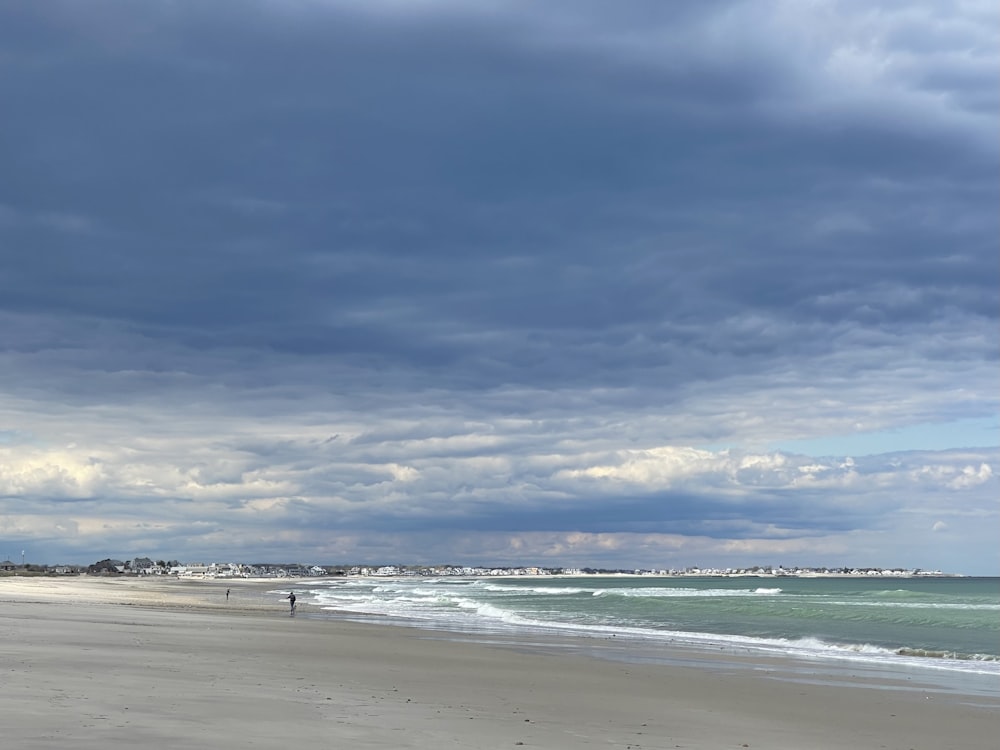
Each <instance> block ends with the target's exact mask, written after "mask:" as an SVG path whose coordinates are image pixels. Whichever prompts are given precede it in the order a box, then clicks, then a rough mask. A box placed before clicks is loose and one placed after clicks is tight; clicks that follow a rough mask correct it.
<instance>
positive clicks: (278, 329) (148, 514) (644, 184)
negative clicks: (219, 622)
mask: <svg viewBox="0 0 1000 750" xmlns="http://www.w3.org/2000/svg"><path fill="white" fill-rule="evenodd" d="M998 16H1000V12H998V11H997V10H996V9H995V8H994V7H993V4H992V3H989V4H987V3H972V2H966V3H948V2H925V3H908V4H906V5H905V6H902V5H899V4H895V3H883V4H875V5H872V4H871V3H855V2H833V1H832V0H831V1H829V2H820V3H810V4H805V3H792V2H777V1H776V2H759V1H758V2H752V3H751V2H707V3H706V2H697V3H695V2H692V3H671V4H664V3H659V2H649V3H644V2H635V3H628V4H626V5H625V6H624V7H623V6H622V5H621V4H615V5H607V4H604V3H587V2H574V3H545V4H541V5H539V4H537V3H527V2H505V3H476V4H474V5H473V6H472V7H468V4H465V3H450V2H444V1H440V2H427V3H418V4H409V3H396V2H389V1H387V0H377V1H373V2H369V3H365V4H363V5H360V6H359V5H358V4H355V3H346V2H344V3H341V2H333V1H330V2H321V1H320V0H314V1H313V2H290V3H288V2H276V1H275V2H267V1H263V0H262V1H259V2H238V3H237V2H216V3H210V4H202V3H166V2H150V3H142V4H135V3H125V2H94V3H87V4H79V3H71V2H65V3H59V2H52V3H44V4H42V3H38V4H30V5H24V6H20V7H18V8H17V9H6V10H4V11H2V18H0V21H2V22H0V48H2V49H3V50H4V52H3V65H2V66H0V95H2V97H3V100H4V101H5V102H8V103H9V104H10V106H8V107H7V108H6V109H7V112H6V113H5V116H4V118H3V122H2V124H0V163H2V164H4V165H5V167H4V173H5V174H6V176H7V177H6V179H4V180H0V259H2V266H0V270H2V273H0V323H2V328H0V331H2V334H0V372H3V373H4V376H3V389H2V395H0V419H2V420H3V421H2V422H0V496H2V499H0V524H2V526H0V529H2V530H0V538H3V539H5V540H10V541H9V542H8V544H14V545H15V546H22V547H23V546H29V547H32V548H36V549H38V550H40V553H39V554H42V553H41V551H44V555H45V556H46V557H58V556H65V557H71V558H75V559H80V558H82V559H89V557H92V556H94V555H98V556H102V555H103V554H104V553H105V552H107V553H108V554H112V553H114V554H119V555H124V554H127V553H129V552H131V551H134V552H136V553H152V554H159V553H161V552H162V554H166V555H169V556H179V557H185V556H191V555H195V556H199V557H230V556H238V557H241V558H247V557H255V558H266V557H278V558H314V559H321V560H322V561H330V562H336V561H341V560H344V561H349V560H387V559H397V560H400V561H409V560H417V559H420V560H424V559H427V560H442V559H452V560H460V559H465V560H469V561H485V562H489V561H494V560H495V561H498V562H502V561H512V560H521V559H523V560H526V561H529V562H547V561H551V562H553V563H559V562H565V563H567V564H570V563H576V564H622V565H633V564H635V565H657V566H659V565H671V564H694V563H699V564H709V563H713V562H718V563H720V564H726V563H729V562H733V563H739V562H746V563H750V564H755V563H761V562H774V563H778V562H786V563H791V562H803V563H818V564H826V563H829V564H838V563H841V564H842V563H848V564H850V563H856V564H910V565H919V566H924V567H948V568H952V569H955V568H958V569H964V570H972V571H974V572H993V573H996V572H997V570H998V562H1000V561H998V559H997V555H996V550H995V543H994V540H991V539H989V537H988V535H986V534H985V533H984V532H983V529H984V528H986V527H989V526H990V525H992V527H993V528H995V522H996V520H997V515H998V505H997V501H996V496H997V493H996V489H997V487H996V477H995V472H996V454H997V449H996V445H995V444H994V445H991V446H980V447H976V446H974V445H965V444H956V445H955V446H954V450H950V451H938V452H935V453H928V452H914V453H901V452H899V451H897V450H894V449H892V447H891V431H892V430H894V429H899V428H902V427H912V426H919V425H931V426H933V425H935V424H942V423H947V422H951V421H954V420H958V419H967V418H977V417H980V418H981V417H992V416H995V414H996V409H997V399H996V393H995V392H996V388H995V386H996V362H997V346H996V344H997V340H996V330H997V328H996V326H997V313H998V310H1000V306H998V294H997V280H998V279H997V274H996V271H997V268H996V247H997V237H998V231H997V229H998V227H997V214H996V211H995V207H996V205H997V202H998V197H1000V190H998V180H997V160H998V159H997V157H998V147H997V141H996V138H995V136H996V132H997V127H996V126H997V120H998V118H997V111H998V96H1000V95H998V93H997V92H998V89H997V87H996V85H995V84H996V80H995V78H996V76H995V71H996V64H997V62H998V57H1000V54H998V45H997V43H996V39H995V34H994V32H993V30H994V29H995V28H996V22H997V21H998V20H1000V18H998ZM880 431H886V433H887V435H888V436H889V437H887V445H888V446H889V447H887V450H886V453H885V455H880V456H868V457H859V456H855V457H854V463H853V465H851V464H849V463H847V462H845V460H844V459H845V456H839V457H837V458H829V457H806V456H798V455H793V454H788V453H781V452H779V451H775V450H774V449H773V448H770V446H774V445H776V444H780V443H781V442H783V441H790V440H798V439H808V438H815V437H822V436H829V435H849V434H852V433H871V432H880ZM719 446H732V448H731V449H730V450H724V449H723V448H720V447H719ZM776 557H780V560H779V559H775V558H776Z"/></svg>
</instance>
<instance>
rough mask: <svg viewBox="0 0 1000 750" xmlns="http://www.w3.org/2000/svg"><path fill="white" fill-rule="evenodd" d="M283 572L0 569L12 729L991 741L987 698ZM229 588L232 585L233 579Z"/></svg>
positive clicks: (199, 744) (230, 742) (236, 735)
mask: <svg viewBox="0 0 1000 750" xmlns="http://www.w3.org/2000/svg"><path fill="white" fill-rule="evenodd" d="M282 585H284V586H286V587H287V586H289V585H292V586H293V587H294V586H301V584H300V583H296V584H289V583H288V582H285V583H283V584H282V583H280V582H277V581H268V582H263V583H260V582H257V583H254V582H243V581H232V582H228V581H221V580H216V581H177V580H156V579H152V580H150V579H96V578H73V579H29V578H4V579H0V633H2V639H0V667H2V670H3V672H2V673H3V677H4V679H3V689H4V694H3V697H2V698H0V727H2V736H3V738H4V743H5V746H9V747H16V748H21V749H33V748H39V749H41V748H45V750H50V749H51V748H54V747H73V748H75V749H77V750H90V749H91V748H93V749H94V750H97V749H98V748H102V749H104V748H115V747H122V748H125V747H128V748H135V747H143V746H145V747H150V748H154V747H170V748H208V747H211V748H220V749H222V750H228V749H229V748H233V749H234V750H235V749H236V748H240V749H241V750H243V749H244V748H248V747H260V748H275V747H284V746H286V745H289V744H292V745H293V746H295V745H297V746H300V747H323V748H327V747H350V748H360V749H362V750H363V749H365V748H380V749H381V748H384V749H386V750H389V749H396V748H462V749H463V750H494V749H496V748H514V747H525V748H547V749H549V750H578V749H585V748H621V749H622V750H625V749H631V750H651V749H653V748H657V749H659V748H741V747H749V748H766V749H767V750H803V748H811V749H816V750H823V749H826V748H828V749H829V750H848V749H850V750H857V749H858V748H873V749H875V748H879V749H881V748H886V749H888V750H945V749H947V748H955V749H959V748H961V749H962V750H978V749H979V748H983V750H986V749H987V748H990V749H992V748H993V747H995V743H996V730H997V727H998V722H1000V705H998V704H997V701H995V700H988V699H982V698H977V699H971V698H970V699H969V700H968V701H965V700H962V699H961V696H956V697H951V698H949V699H943V698H942V697H941V696H940V695H936V694H931V693H923V692H922V691H920V690H919V689H914V687H913V686H909V687H908V689H902V687H900V689H896V688H894V687H892V686H885V685H882V686H880V687H878V688H875V687H872V688H871V689H867V688H860V689H859V688H857V687H842V686H837V685H829V684H820V685H811V684H802V683H796V682H792V681H786V680H779V679H773V678H772V677H770V676H769V674H768V672H767V671H766V670H763V669H762V670H761V671H760V672H759V673H758V672H755V671H754V670H752V669H750V670H748V669H741V670H736V671H731V670H726V669H724V668H718V669H704V668H698V667H688V666H673V665H668V666H664V665H662V664H629V663H621V662H613V661H605V660H601V659H595V658H591V657H588V656H587V655H585V654H582V653H580V652H579V651H577V650H569V649H567V650H565V651H560V649H559V647H558V643H557V642H553V644H552V647H551V648H548V649H538V648H532V647H530V646H526V645H525V644H523V643H518V642H517V641H515V640H509V641H505V640H503V639H491V640H490V642H489V643H482V642H473V641H462V640H455V639H452V638H447V637H440V638H439V637H435V636H434V635H433V634H432V633H429V632H427V631H421V630H416V629H411V628H402V627H392V626H384V625H377V624H364V623H355V622H344V621H337V620H326V619H322V618H311V617H309V616H308V614H309V611H308V606H300V608H299V611H298V613H297V615H296V616H295V617H291V616H289V608H288V602H287V601H285V600H283V599H282V598H281V594H276V593H273V592H275V591H276V590H278V589H279V588H280V587H281V586H282ZM227 589H228V590H229V592H230V593H229V596H228V598H227V596H226V591H227Z"/></svg>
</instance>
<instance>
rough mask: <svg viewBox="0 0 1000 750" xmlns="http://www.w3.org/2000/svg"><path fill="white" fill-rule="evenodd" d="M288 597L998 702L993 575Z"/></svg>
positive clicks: (554, 584)
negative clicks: (948, 690)
mask: <svg viewBox="0 0 1000 750" xmlns="http://www.w3.org/2000/svg"><path fill="white" fill-rule="evenodd" d="M296 593H297V594H298V595H299V596H300V601H304V602H309V603H310V604H313V605H315V606H318V607H321V608H325V609H328V610H329V611H330V612H331V613H334V612H335V613H338V614H337V615H336V616H340V617H343V616H348V617H350V616H351V615H352V614H353V615H365V616H366V618H370V617H371V616H377V617H379V619H381V620H384V621H386V622H395V623H399V624H406V625H411V626H417V627H424V628H427V629H430V630H434V631H439V632H440V631H443V632H450V633H463V634H466V635H470V636H478V637H486V636H489V635H490V634H492V635H504V636H517V637H530V636H532V635H536V636H537V635H542V634H549V635H557V636H560V637H561V638H562V639H563V642H567V639H569V641H568V642H576V643H578V644H579V645H580V647H582V648H585V649H587V650H588V651H591V652H594V653H596V654H597V655H599V656H600V655H604V656H607V657H608V658H617V659H641V660H643V661H657V660H658V659H662V660H663V661H665V662H667V661H674V662H676V661H677V660H678V658H679V656H678V655H679V654H685V655H686V656H685V658H688V659H690V658H696V657H697V654H698V653H699V652H706V651H711V652H712V653H713V657H714V658H715V659H718V657H719V655H720V654H722V655H723V656H725V655H729V656H733V657H745V656H750V657H754V656H757V657H766V656H781V657H791V658H793V659H796V660H798V661H800V662H806V663H810V664H812V665H813V666H814V667H818V668H820V669H822V668H823V667H824V665H825V668H826V669H827V671H830V672H833V671H836V668H838V667H839V668H843V667H844V666H845V665H846V666H847V667H849V668H850V669H853V670H855V671H857V670H859V669H865V668H868V669H877V668H885V669H889V670H891V671H892V672H893V674H895V675H896V676H898V675H899V674H905V679H913V678H914V677H922V678H924V679H927V680H932V679H933V678H934V677H937V678H947V679H949V680H951V683H950V684H952V685H954V684H958V685H960V686H967V687H969V688H970V691H971V692H982V691H981V690H980V689H979V688H978V687H976V686H977V685H980V684H982V685H985V686H987V687H986V692H990V691H992V690H997V691H998V692H1000V679H997V678H1000V578H963V577H911V578H903V577H900V578H896V577H891V578H890V577H873V578H856V577H851V578H833V577H829V578H828V577H815V578H813V577H777V578H754V577H740V578H720V577H704V578H700V577H699V578H695V577H652V576H578V577H534V576H532V577H510V578H457V577H438V578H431V577H402V578H374V577H372V578H368V577H363V578H337V579H330V580H328V581H326V580H321V581H309V582H306V581H303V582H302V584H301V587H300V588H298V589H297V590H296ZM611 639H613V640H614V648H603V649H602V647H601V644H605V645H606V644H608V642H609V640H611ZM668 645H669V646H670V648H669V649H667V648H665V646H668ZM602 651H603V653H600V652H602ZM937 681H940V679H938V680H937Z"/></svg>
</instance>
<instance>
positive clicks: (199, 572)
mask: <svg viewBox="0 0 1000 750" xmlns="http://www.w3.org/2000/svg"><path fill="white" fill-rule="evenodd" d="M10 575H43V576H44V575H49V576H72V575H97V576H170V577H176V578H229V579H236V578H244V579H248V578H261V579H272V578H326V577H335V576H341V577H373V576H374V577H400V576H405V577H409V576H425V577H431V576H433V577H446V576H457V577H477V578H485V577H518V576H538V577H542V576H548V577H553V576H563V577H565V576H630V577H636V576H651V577H654V576H655V577H661V578H691V577H698V578H710V577H716V578H769V579H772V578H917V577H938V578H968V577H969V576H968V575H966V574H964V573H949V572H944V571H941V570H924V569H921V568H902V567H895V568H881V567H826V566H823V567H800V566H795V567H788V568H785V567H780V566H779V567H773V566H752V567H746V568H732V567H730V568H701V567H688V568H683V569H675V568H672V569H666V568H659V569H657V568H633V569H606V568H591V567H583V568H580V567H541V566H533V565H528V566H501V565H497V566H479V565H303V564H300V563H234V562H225V563H218V562H216V563H201V562H199V563H180V562H178V561H176V560H173V561H170V562H167V561H165V560H159V561H154V560H152V559H150V558H146V557H142V558H134V559H132V560H126V561H122V560H116V559H111V558H107V559H104V560H100V561H98V562H96V563H94V564H92V565H37V564H25V563H22V564H20V565H18V564H16V563H13V562H11V561H10V560H4V561H2V562H0V576H10Z"/></svg>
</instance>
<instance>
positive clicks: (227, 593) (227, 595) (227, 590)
mask: <svg viewBox="0 0 1000 750" xmlns="http://www.w3.org/2000/svg"><path fill="white" fill-rule="evenodd" d="M226 601H227V602H228V601H229V589H226Z"/></svg>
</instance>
